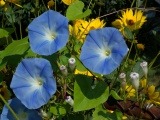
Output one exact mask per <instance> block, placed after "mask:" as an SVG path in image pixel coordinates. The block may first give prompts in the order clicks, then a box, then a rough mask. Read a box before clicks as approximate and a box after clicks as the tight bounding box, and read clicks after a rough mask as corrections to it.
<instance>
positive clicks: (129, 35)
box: [124, 27, 134, 40]
mask: <svg viewBox="0 0 160 120" xmlns="http://www.w3.org/2000/svg"><path fill="white" fill-rule="evenodd" d="M124 33H125V35H126V36H127V38H128V39H129V40H134V36H133V33H132V31H131V30H130V29H129V28H128V27H125V28H124Z"/></svg>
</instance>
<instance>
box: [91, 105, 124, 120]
mask: <svg viewBox="0 0 160 120" xmlns="http://www.w3.org/2000/svg"><path fill="white" fill-rule="evenodd" d="M122 116H123V114H122V113H121V112H120V111H118V110H115V111H114V112H113V113H109V112H107V110H106V109H105V108H104V107H103V105H99V106H98V107H96V108H95V111H94V112H93V120H122Z"/></svg>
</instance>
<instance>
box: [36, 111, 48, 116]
mask: <svg viewBox="0 0 160 120" xmlns="http://www.w3.org/2000/svg"><path fill="white" fill-rule="evenodd" d="M38 114H39V115H40V116H42V117H47V116H48V115H47V113H46V112H44V111H43V110H42V109H40V110H39V111H38Z"/></svg>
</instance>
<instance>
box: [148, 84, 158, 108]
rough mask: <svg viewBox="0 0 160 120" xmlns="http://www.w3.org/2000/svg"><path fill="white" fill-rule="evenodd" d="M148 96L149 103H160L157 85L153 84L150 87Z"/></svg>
mask: <svg viewBox="0 0 160 120" xmlns="http://www.w3.org/2000/svg"><path fill="white" fill-rule="evenodd" d="M147 93H148V94H147V95H148V98H149V100H147V101H146V102H147V103H154V104H158V105H160V97H159V92H155V86H154V85H151V86H150V87H148V92H147Z"/></svg>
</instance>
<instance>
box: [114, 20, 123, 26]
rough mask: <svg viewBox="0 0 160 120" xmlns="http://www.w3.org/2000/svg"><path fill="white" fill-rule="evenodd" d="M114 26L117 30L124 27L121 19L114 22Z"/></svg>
mask: <svg viewBox="0 0 160 120" xmlns="http://www.w3.org/2000/svg"><path fill="white" fill-rule="evenodd" d="M112 25H113V26H114V27H116V28H122V27H123V23H122V21H121V20H120V19H116V20H115V21H113V22H112Z"/></svg>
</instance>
